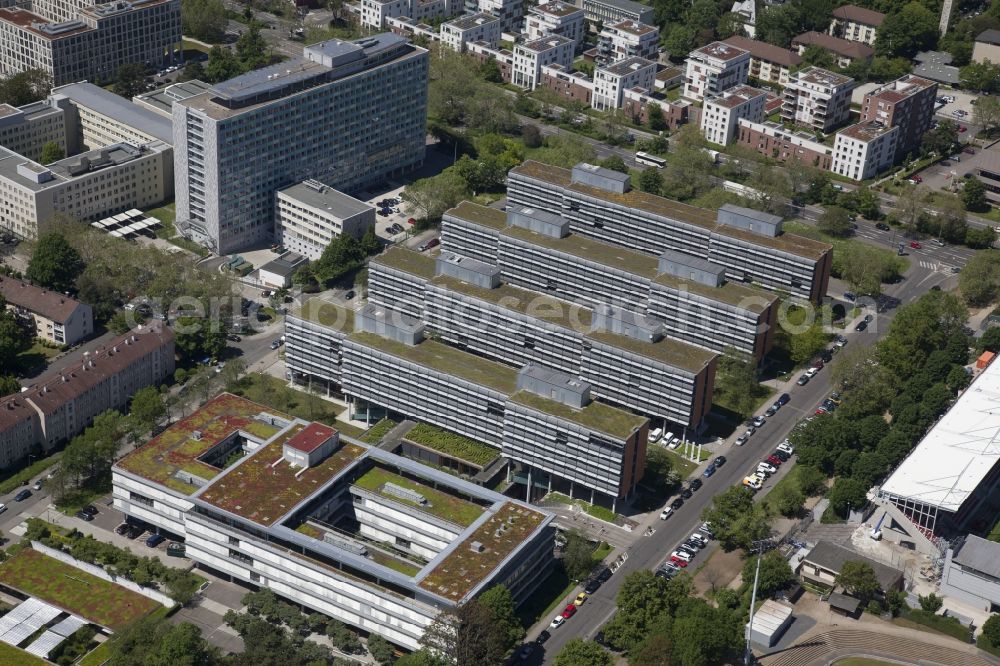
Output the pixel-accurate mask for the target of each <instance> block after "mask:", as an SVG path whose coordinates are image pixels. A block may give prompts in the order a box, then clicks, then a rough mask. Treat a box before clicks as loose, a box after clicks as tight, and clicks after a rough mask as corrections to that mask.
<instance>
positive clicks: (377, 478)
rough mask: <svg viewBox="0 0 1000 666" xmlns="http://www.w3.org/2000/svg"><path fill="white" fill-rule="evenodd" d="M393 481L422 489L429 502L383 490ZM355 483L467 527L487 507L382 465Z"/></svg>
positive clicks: (415, 488)
mask: <svg viewBox="0 0 1000 666" xmlns="http://www.w3.org/2000/svg"><path fill="white" fill-rule="evenodd" d="M387 483H392V484H394V485H397V486H400V487H401V488H406V489H408V490H412V491H413V492H416V493H420V494H421V495H423V496H424V499H426V500H427V503H426V504H419V503H417V502H416V501H411V500H408V499H406V498H405V497H400V496H398V495H393V494H392V493H389V492H386V491H385V490H384V488H385V484H387ZM354 485H356V486H358V487H360V488H364V489H365V490H367V491H369V492H372V493H375V494H377V495H382V496H383V497H386V498H387V499H390V500H392V501H394V502H400V503H402V504H406V505H407V506H412V507H413V508H415V509H417V510H418V511H423V512H424V513H427V514H429V515H431V516H436V517H438V518H440V519H442V520H447V521H448V522H450V523H455V524H456V525H460V526H462V527H468V526H469V525H471V524H472V523H474V522H476V519H477V518H479V516H481V515H483V511H485V509H484V508H483V507H481V506H479V505H478V504H476V503H475V502H470V501H469V500H467V499H464V498H462V497H458V496H457V495H452V494H451V493H447V492H444V491H442V490H439V489H437V488H432V487H431V486H429V485H427V484H426V483H421V482H419V481H416V480H414V479H412V478H409V477H404V476H401V475H400V474H396V473H395V472H392V471H389V470H387V469H385V468H384V467H381V466H376V467H372V468H371V469H370V470H368V471H367V472H365V473H364V474H362V475H361V476H360V477H358V479H357V480H356V481H354Z"/></svg>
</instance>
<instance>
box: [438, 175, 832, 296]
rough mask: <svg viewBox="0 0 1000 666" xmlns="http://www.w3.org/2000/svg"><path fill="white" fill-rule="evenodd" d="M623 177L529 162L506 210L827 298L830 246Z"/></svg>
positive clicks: (742, 212)
mask: <svg viewBox="0 0 1000 666" xmlns="http://www.w3.org/2000/svg"><path fill="white" fill-rule="evenodd" d="M621 176H622V174H618V176H613V175H609V174H608V173H607V170H606V169H599V168H597V167H593V166H592V165H586V164H579V165H577V166H576V167H574V168H573V169H572V170H569V169H563V168H560V167H554V166H549V165H545V164H540V163H538V162H533V161H528V162H525V163H524V164H522V165H520V166H518V167H515V168H513V169H511V170H510V172H509V173H508V176H507V180H508V188H507V197H508V201H509V204H510V205H514V206H520V207H527V208H533V209H540V210H543V211H545V212H548V213H552V214H555V215H560V216H562V217H563V218H565V219H566V220H567V221H568V222H569V229H570V231H572V232H573V233H574V234H579V235H581V236H586V237H589V238H593V239H595V240H599V241H604V242H606V243H611V244H614V245H619V246H622V247H625V248H629V249H632V250H635V251H637V252H641V253H646V254H651V255H654V256H659V255H660V254H662V253H663V252H664V251H667V250H670V251H676V252H683V253H685V254H689V255H692V256H695V257H699V258H701V259H705V260H708V261H711V262H712V263H715V264H718V265H720V266H723V267H724V268H725V272H726V277H727V278H729V279H731V280H734V281H738V282H747V283H756V284H759V285H761V286H764V287H766V288H768V289H774V290H779V291H785V292H788V293H790V294H791V295H793V296H797V297H799V298H803V299H807V300H810V301H812V302H814V303H818V302H819V301H820V299H822V297H823V295H825V294H826V288H827V284H828V282H829V277H830V266H831V262H832V247H831V246H830V245H828V244H826V243H821V242H819V241H815V240H812V239H810V238H805V237H802V236H796V235H794V234H789V233H785V232H783V231H782V229H781V220H780V218H777V217H775V216H773V215H770V216H769V215H766V214H763V213H759V212H757V211H751V210H749V209H744V208H739V207H736V206H727V207H724V208H723V210H722V211H721V212H719V213H716V212H714V211H709V210H705V209H701V208H695V207H694V206H689V205H686V204H682V203H679V202H677V201H672V200H669V199H665V198H663V197H658V196H654V195H651V194H647V193H644V192H638V191H635V190H632V189H631V187H630V185H629V183H628V182H627V177H626V179H625V180H622V179H621ZM442 238H443V240H445V241H446V240H447V237H446V236H442ZM446 247H447V245H446ZM456 251H458V252H460V253H461V252H462V250H456Z"/></svg>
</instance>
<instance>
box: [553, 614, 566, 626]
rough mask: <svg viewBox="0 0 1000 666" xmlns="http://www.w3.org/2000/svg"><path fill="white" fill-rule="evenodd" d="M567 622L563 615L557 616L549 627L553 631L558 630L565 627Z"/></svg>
mask: <svg viewBox="0 0 1000 666" xmlns="http://www.w3.org/2000/svg"><path fill="white" fill-rule="evenodd" d="M565 622H566V618H564V617H563V616H562V615H556V616H555V618H553V620H552V622H550V623H549V626H550V627H552V628H553V629H558V628H559V627H561V626H563V624H564V623H565Z"/></svg>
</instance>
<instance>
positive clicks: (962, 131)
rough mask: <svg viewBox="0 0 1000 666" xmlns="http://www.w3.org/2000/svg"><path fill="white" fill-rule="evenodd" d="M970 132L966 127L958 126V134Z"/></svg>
mask: <svg viewBox="0 0 1000 666" xmlns="http://www.w3.org/2000/svg"><path fill="white" fill-rule="evenodd" d="M962 115H963V116H964V115H965V113H963V114H962ZM968 131H969V128H968V127H966V126H965V125H959V126H958V132H959V134H964V133H965V132H968Z"/></svg>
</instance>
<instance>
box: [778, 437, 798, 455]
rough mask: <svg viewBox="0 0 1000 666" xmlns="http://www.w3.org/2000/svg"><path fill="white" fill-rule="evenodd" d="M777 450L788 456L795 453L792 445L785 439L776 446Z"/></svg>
mask: <svg viewBox="0 0 1000 666" xmlns="http://www.w3.org/2000/svg"><path fill="white" fill-rule="evenodd" d="M778 450H779V451H783V452H784V453H787V454H788V455H792V454H793V453H795V447H794V446H792V443H791V442H789V441H788V440H787V439H786V440H785V441H783V442H782V443H781V444H778Z"/></svg>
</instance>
